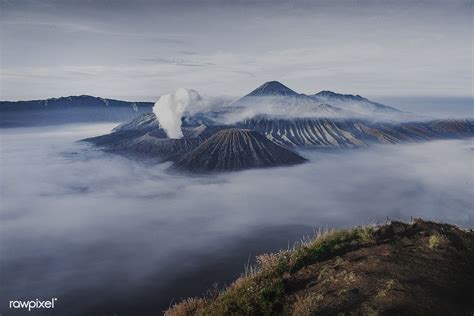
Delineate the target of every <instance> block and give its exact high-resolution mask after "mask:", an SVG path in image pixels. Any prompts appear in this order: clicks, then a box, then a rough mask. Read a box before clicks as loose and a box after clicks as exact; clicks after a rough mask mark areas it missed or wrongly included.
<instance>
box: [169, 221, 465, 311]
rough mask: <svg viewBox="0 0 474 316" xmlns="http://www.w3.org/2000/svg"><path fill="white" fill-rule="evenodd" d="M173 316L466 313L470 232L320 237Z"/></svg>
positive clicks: (391, 230)
mask: <svg viewBox="0 0 474 316" xmlns="http://www.w3.org/2000/svg"><path fill="white" fill-rule="evenodd" d="M257 261H258V265H257V267H255V268H252V269H248V270H249V271H247V273H246V274H245V275H244V276H242V277H241V278H239V279H237V280H236V281H235V282H234V283H233V284H231V285H230V286H229V287H228V288H227V289H226V290H224V291H222V292H218V291H210V292H209V293H208V294H207V295H206V296H205V297H204V298H191V299H187V300H184V301H183V302H181V303H179V304H176V305H175V306H173V307H171V308H170V309H169V310H168V311H166V313H165V315H167V316H177V315H341V314H344V315H369V314H375V315H377V314H383V315H387V314H388V315H407V314H408V315H472V314H473V312H474V300H472V298H473V297H474V232H473V231H472V230H471V231H464V230H461V229H459V228H457V227H455V226H451V225H447V224H438V223H433V222H425V221H422V220H415V221H414V222H413V223H411V224H405V223H400V222H392V223H390V224H386V225H382V226H378V227H358V228H355V229H352V230H340V231H339V230H338V231H331V232H328V233H325V234H322V235H320V236H318V237H317V238H315V239H314V240H311V241H308V242H304V243H301V244H300V245H298V246H296V247H295V248H294V249H291V250H287V251H281V252H279V253H277V254H271V255H263V256H260V257H258V258H257Z"/></svg>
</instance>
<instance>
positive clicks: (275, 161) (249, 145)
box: [174, 128, 306, 173]
mask: <svg viewBox="0 0 474 316" xmlns="http://www.w3.org/2000/svg"><path fill="white" fill-rule="evenodd" d="M305 160H306V159H304V158H303V157H301V156H300V155H298V154H296V153H294V152H292V151H290V150H288V149H285V148H283V147H281V146H278V145H276V144H275V143H273V142H272V141H270V140H269V139H268V138H266V137H265V136H263V135H262V134H260V133H258V132H255V131H251V130H244V129H236V128H230V129H225V130H221V131H219V132H217V133H216V134H214V135H213V136H212V137H211V138H209V139H208V140H206V141H205V142H204V143H202V144H201V145H200V146H199V147H197V148H196V149H194V150H192V151H190V152H189V153H187V154H185V155H184V156H183V157H182V158H180V159H178V160H177V161H176V163H175V164H174V168H175V169H180V170H187V171H192V172H204V173H207V172H222V171H237V170H244V169H252V168H266V167H277V166H288V165H295V164H299V163H303V162H304V161H305Z"/></svg>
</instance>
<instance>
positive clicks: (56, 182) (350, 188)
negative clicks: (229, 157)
mask: <svg viewBox="0 0 474 316" xmlns="http://www.w3.org/2000/svg"><path fill="white" fill-rule="evenodd" d="M112 127H113V126H112V125H110V124H102V125H91V124H83V125H67V126H56V127H48V128H18V129H4V130H2V134H1V139H0V141H1V143H0V145H1V148H2V152H1V156H0V159H1V160H0V179H1V180H0V184H1V196H2V199H1V204H0V207H1V212H0V236H1V238H0V249H1V255H0V267H1V282H0V312H2V313H4V312H5V306H6V304H7V301H8V300H12V299H28V298H33V299H35V298H39V299H42V298H45V299H47V298H50V297H58V298H59V301H58V304H57V305H58V307H57V309H55V312H56V313H57V314H58V315H65V314H68V315H75V314H87V313H89V314H90V313H91V312H92V311H93V312H96V313H97V312H99V313H106V314H111V313H112V314H113V313H117V314H120V315H136V314H137V313H139V314H141V315H147V314H148V313H151V314H157V313H159V311H161V310H162V309H163V308H165V307H166V306H168V305H169V304H170V303H171V302H172V301H173V300H175V301H176V300H178V299H179V298H180V297H184V296H188V295H198V294H200V293H202V292H203V290H204V289H206V288H209V287H211V286H212V284H213V282H220V283H221V284H222V283H223V282H228V281H230V280H232V279H233V278H235V277H236V276H238V275H239V273H240V272H241V271H242V270H243V267H244V264H245V263H246V262H248V261H249V260H250V261H251V258H253V256H255V255H257V254H259V253H263V252H267V251H275V250H277V249H280V248H286V247H287V246H288V245H289V244H292V243H293V242H295V241H297V240H299V239H300V238H301V237H303V235H305V234H308V235H311V234H312V233H313V232H314V230H317V229H319V228H323V229H324V228H326V227H329V228H332V227H350V226H354V225H360V224H367V223H379V222H384V221H385V220H386V218H387V217H388V218H390V219H402V220H409V219H410V217H412V216H413V217H417V216H420V217H423V218H426V219H431V220H440V221H446V222H449V223H453V224H458V225H460V226H462V227H469V228H473V227H474V201H473V196H474V195H473V193H474V192H473V183H472V181H473V174H474V173H473V163H472V162H473V158H474V149H473V148H474V146H473V145H472V142H470V141H436V142H428V143H421V144H420V143H419V144H404V145H390V146H388V145H387V146H382V145H381V146H374V147H372V148H369V149H364V150H346V151H333V152H322V151H305V152H302V155H304V156H305V157H307V158H309V162H308V163H306V164H303V165H300V166H295V167H289V168H274V169H262V170H249V171H243V172H238V173H231V174H223V175H218V176H210V177H201V176H199V177H189V176H182V175H173V174H169V173H167V172H166V168H167V166H168V165H167V164H161V165H149V164H145V163H140V162H137V161H132V160H129V159H126V158H124V157H120V156H116V155H111V154H107V153H104V152H102V151H100V150H97V149H96V148H93V147H91V145H89V144H85V143H77V142H76V140H79V139H82V138H85V137H90V136H95V135H99V134H103V133H106V132H107V131H109V130H110V129H111V128H112ZM79 299H80V302H79V301H78V300H79ZM157 311H158V312H157ZM32 313H33V312H32Z"/></svg>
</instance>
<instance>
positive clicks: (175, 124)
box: [153, 88, 201, 138]
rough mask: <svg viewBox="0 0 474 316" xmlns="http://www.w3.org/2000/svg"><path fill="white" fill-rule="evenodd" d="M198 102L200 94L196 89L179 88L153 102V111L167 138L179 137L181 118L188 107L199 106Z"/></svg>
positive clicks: (180, 134)
mask: <svg viewBox="0 0 474 316" xmlns="http://www.w3.org/2000/svg"><path fill="white" fill-rule="evenodd" d="M200 102H201V96H200V95H199V93H197V91H195V90H192V89H186V88H179V89H178V90H176V92H175V93H173V94H165V95H162V96H161V97H160V98H159V99H158V101H157V102H156V103H155V106H154V107H153V113H155V114H156V116H157V118H158V122H159V123H160V126H161V127H162V128H163V129H164V130H165V131H166V134H167V135H168V137H169V138H181V137H183V132H182V131H181V118H182V117H183V115H184V114H185V113H186V112H189V108H190V107H193V106H199V104H200Z"/></svg>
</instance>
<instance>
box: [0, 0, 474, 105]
mask: <svg viewBox="0 0 474 316" xmlns="http://www.w3.org/2000/svg"><path fill="white" fill-rule="evenodd" d="M0 3H1V4H0V5H1V7H0V11H1V13H0V14H1V17H0V18H1V40H0V44H1V59H0V62H1V64H0V67H1V90H0V91H1V98H0V99H3V100H18V99H35V98H47V97H57V96H65V95H78V94H91V95H97V96H102V97H112V98H118V99H127V100H150V101H152V100H156V99H157V98H158V96H159V95H161V94H163V93H168V92H170V91H174V90H175V89H176V88H178V87H188V88H193V89H196V90H197V91H199V92H200V93H201V94H207V95H231V96H239V95H242V94H244V93H247V92H249V91H251V90H252V89H254V88H255V87H256V86H258V85H260V84H261V83H263V82H264V81H268V80H279V81H281V82H283V83H284V84H286V85H288V86H290V87H291V88H293V89H294V90H297V91H300V92H304V93H315V92H317V91H320V90H333V91H337V92H343V93H354V94H361V95H364V96H464V97H466V96H470V95H472V89H473V80H472V73H473V57H472V53H473V30H472V15H473V8H472V7H473V4H472V3H473V2H472V1H470V0H468V1H383V2H382V1H363V0H360V1H144V0H138V1H129V0H119V1H112V0H98V1H72V0H61V1H60V0H56V1H55V0H41V1H40V0H0Z"/></svg>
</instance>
